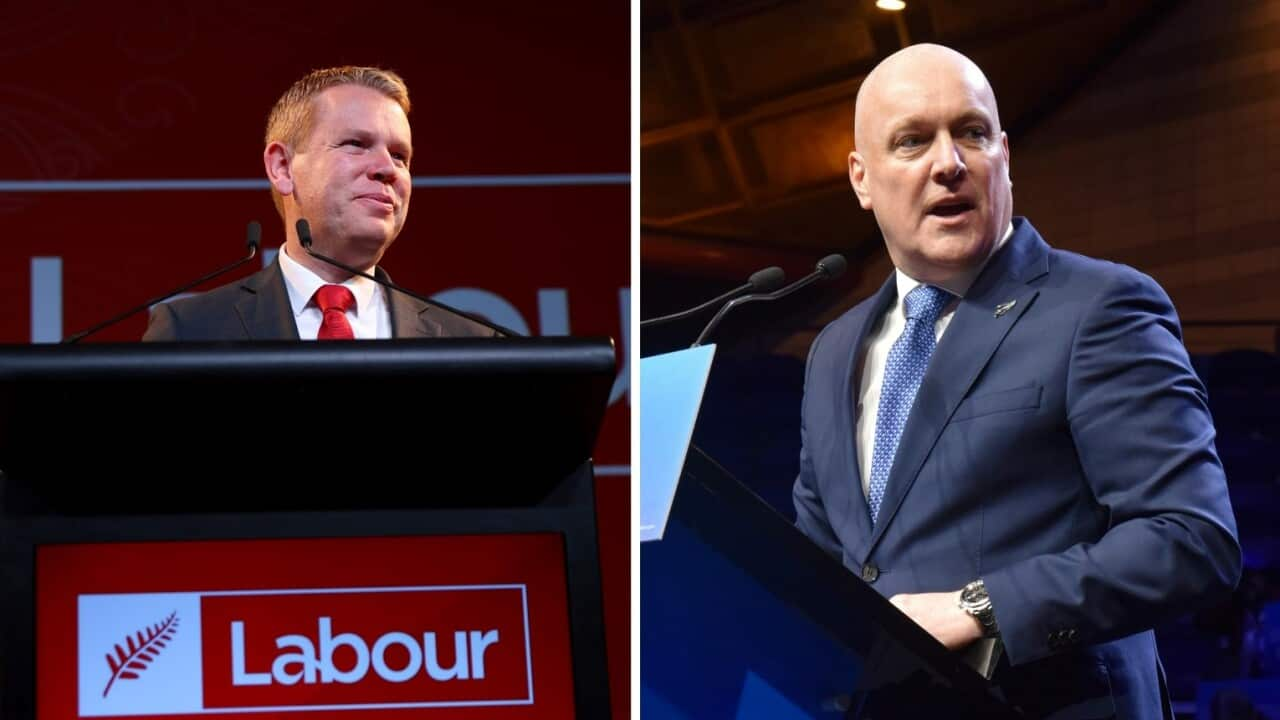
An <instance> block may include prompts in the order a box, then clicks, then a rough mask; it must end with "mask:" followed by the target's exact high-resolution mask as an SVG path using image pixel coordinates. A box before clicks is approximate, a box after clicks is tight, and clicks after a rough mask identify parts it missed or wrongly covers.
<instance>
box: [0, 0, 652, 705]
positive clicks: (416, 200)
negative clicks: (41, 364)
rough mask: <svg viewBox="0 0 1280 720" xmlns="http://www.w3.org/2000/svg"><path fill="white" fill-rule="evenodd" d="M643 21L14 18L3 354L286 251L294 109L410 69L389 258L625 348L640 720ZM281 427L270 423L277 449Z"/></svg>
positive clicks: (0, 100) (620, 606)
mask: <svg viewBox="0 0 1280 720" xmlns="http://www.w3.org/2000/svg"><path fill="white" fill-rule="evenodd" d="M628 12H629V9H628V3H627V2H625V1H619V0H605V1H603V2H602V1H599V0H572V1H568V2H556V3H517V2H497V3H465V2H456V3H420V2H393V3H376V4H355V5H352V4H351V3H341V2H336V1H334V0H308V1H307V2H301V1H297V0H291V1H289V2H270V3H256V2H255V3H250V2H217V3H213V2H197V1H191V0H182V1H173V0H152V1H148V0H139V1H136V2H94V3H79V2H72V1H70V0H52V1H51V2H45V3H25V4H16V5H15V4H8V5H6V6H5V7H4V8H3V9H0V62H3V64H4V66H5V67H6V68H8V72H6V73H4V78H3V79H0V303H3V307H4V308H5V311H4V312H2V313H0V342H6V343H26V342H32V341H34V342H49V341H56V340H58V339H59V338H61V337H63V336H65V335H69V334H71V333H73V332H75V331H77V330H80V329H83V328H86V327H88V326H90V325H93V324H94V323H96V322H98V321H100V320H103V319H105V318H107V317H109V316H111V315H113V314H115V313H117V312H119V311H122V310H123V309H125V308H127V307H129V306H131V305H134V304H136V303H141V302H143V301H145V300H147V299H148V298H150V297H152V296H155V295H158V294H160V293H162V292H164V291H166V290H168V289H170V288H173V287H176V286H178V285H180V284H181V283H183V282H186V281H188V280H192V279H195V278H196V277H198V276H200V275H201V274H203V273H205V272H207V271H210V270H212V269H214V268H216V267H218V266H220V265H222V264H225V263H228V262H230V261H231V260H234V259H235V258H236V257H238V256H239V255H240V254H241V253H242V251H243V243H244V233H245V225H246V223H248V222H249V221H251V220H257V221H260V222H261V223H262V226H263V245H264V249H266V250H267V252H266V253H264V257H263V261H264V262H265V261H267V260H269V258H270V257H271V256H272V252H273V250H274V248H277V247H278V246H279V245H280V243H281V241H282V239H283V227H282V223H281V221H280V220H279V218H278V216H277V215H276V213H275V209H274V207H273V206H272V204H271V200H270V196H269V194H268V191H267V185H266V182H265V180H264V179H263V170H262V133H263V126H264V123H265V121H266V116H267V112H268V111H269V110H270V107H271V105H272V103H273V102H274V101H275V99H276V97H277V96H278V95H279V94H280V93H281V92H282V91H283V90H284V89H285V88H286V87H287V86H288V85H289V84H290V83H291V82H292V81H293V80H294V79H296V78H297V77H299V76H301V75H302V74H304V73H305V72H307V71H308V70H311V69H313V68H316V67H323V66H330V65H338V64H371V65H380V66H382V67H386V68H390V69H394V70H396V71H397V72H399V73H401V74H402V75H403V76H404V77H405V79H406V80H407V82H408V84H409V88H410V93H411V98H412V101H413V112H412V114H411V116H410V121H411V124H412V126H413V134H414V138H413V139H414V151H415V152H414V163H413V174H414V177H415V183H414V185H415V187H414V191H413V201H412V205H411V209H410V213H409V219H408V222H407V223H406V225H405V229H404V232H403V233H402V234H401V236H400V238H399V239H398V240H397V242H396V243H395V245H394V246H393V247H392V248H391V249H390V251H388V253H387V254H386V256H385V257H384V259H383V267H385V268H386V269H387V270H388V272H390V273H391V275H392V277H393V278H394V279H395V280H396V282H397V283H399V284H401V285H404V286H406V287H408V288H411V289H414V290H416V291H418V292H421V293H425V294H430V295H434V296H436V297H437V298H439V299H441V300H443V301H445V302H448V303H450V304H455V305H457V306H459V307H462V308H463V309H469V310H474V311H478V312H481V313H484V314H485V315H487V316H489V317H490V318H491V319H493V320H495V321H497V322H499V323H501V324H504V325H507V326H508V327H514V328H516V329H518V330H521V331H527V332H528V333H529V334H531V335H565V334H573V335H608V336H611V337H612V338H614V340H615V343H616V346H617V353H618V361H619V367H620V373H619V379H618V381H617V382H616V383H615V385H614V392H613V394H612V399H611V405H610V408H609V412H608V415H607V419H606V423H605V427H604V430H603V433H602V436H601V439H600V443H599V447H598V450H597V453H596V456H595V457H596V462H597V465H598V469H599V470H600V471H601V475H602V477H601V478H600V480H599V482H598V484H597V488H598V495H599V498H598V503H599V507H600V525H601V553H602V557H603V560H602V562H603V565H604V568H603V572H604V583H605V588H604V591H605V613H606V621H607V624H608V627H607V639H608V643H609V654H610V673H611V678H612V688H611V690H612V697H613V704H614V707H615V709H616V710H617V713H616V715H617V717H624V716H625V708H627V707H628V704H629V703H628V697H627V687H628V685H627V678H628V667H627V663H628V659H629V656H630V652H629V647H628V642H629V619H628V608H629V599H628V596H629V587H628V584H629V578H630V575H629V572H630V571H629V567H630V560H629V547H628V538H629V510H628V501H629V491H628V485H629V471H630V459H629V455H628V453H629V435H630V428H629V409H630V396H629V388H628V386H627V382H626V378H627V372H628V368H627V363H626V359H627V357H628V355H629V352H628V349H629V344H630V338H629V336H628V333H627V322H626V319H627V318H628V316H629V303H630V288H629V287H628V283H629V277H630V273H629V267H628V261H629V185H628V182H629V178H628V174H627V173H628V166H629V150H628V139H629V134H630V127H629V119H630V114H629V106H628V100H629V97H630V90H629V83H630V78H629V70H630V63H629V57H630V49H629V39H628V31H629V16H628ZM258 267H260V265H258V264H257V263H255V264H254V267H252V268H248V269H246V271H245V272H243V273H239V274H240V275H244V274H248V272H251V271H252V270H255V269H257V268H258ZM233 279H235V276H227V277H223V278H221V279H220V280H219V281H218V282H219V283H220V282H227V281H230V280H233ZM215 284H216V283H215ZM211 286H212V285H211ZM211 286H210V287H211ZM204 289H207V288H204ZM145 325H146V318H145V313H144V314H142V315H139V316H138V317H135V318H133V319H131V320H129V321H127V322H123V323H120V324H119V325H117V326H114V327H112V328H111V329H109V330H107V331H104V332H102V333H101V334H99V335H96V336H94V338H93V339H92V341H131V340H136V339H138V338H139V337H140V336H141V334H142V332H143V329H144V328H145ZM386 401H387V402H394V399H393V398H388V399H386ZM416 410H417V411H421V409H416ZM192 411H193V412H198V411H199V408H192ZM160 420H161V421H163V419H160ZM281 420H282V419H281V418H278V417H264V418H262V422H261V423H260V425H259V427H261V428H262V434H261V436H260V441H261V447H262V449H263V450H264V451H270V450H272V449H273V448H274V447H275V446H276V444H277V442H276V436H275V435H274V433H273V432H272V431H271V430H270V428H273V427H279V426H280V423H281ZM140 440H141V438H140Z"/></svg>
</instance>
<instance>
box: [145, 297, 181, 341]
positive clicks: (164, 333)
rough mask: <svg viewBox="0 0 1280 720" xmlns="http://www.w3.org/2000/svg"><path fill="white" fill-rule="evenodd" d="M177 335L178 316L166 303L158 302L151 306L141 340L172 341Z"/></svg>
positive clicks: (176, 338) (178, 338)
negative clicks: (149, 316) (149, 315)
mask: <svg viewBox="0 0 1280 720" xmlns="http://www.w3.org/2000/svg"><path fill="white" fill-rule="evenodd" d="M180 339H181V338H180V337H178V316H177V315H175V314H174V312H173V308H171V307H169V304H168V303H160V304H158V305H156V306H155V307H153V308H151V318H150V319H149V320H148V321H147V330H146V332H144V333H142V341H143V342H174V341H177V340H180Z"/></svg>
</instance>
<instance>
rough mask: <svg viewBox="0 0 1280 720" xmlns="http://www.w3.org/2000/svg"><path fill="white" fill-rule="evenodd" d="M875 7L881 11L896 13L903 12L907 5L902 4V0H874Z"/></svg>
mask: <svg viewBox="0 0 1280 720" xmlns="http://www.w3.org/2000/svg"><path fill="white" fill-rule="evenodd" d="M876 7H878V8H880V9H881V10H893V11H894V12H897V11H899V10H905V9H906V7H907V4H906V3H905V2H903V0H876Z"/></svg>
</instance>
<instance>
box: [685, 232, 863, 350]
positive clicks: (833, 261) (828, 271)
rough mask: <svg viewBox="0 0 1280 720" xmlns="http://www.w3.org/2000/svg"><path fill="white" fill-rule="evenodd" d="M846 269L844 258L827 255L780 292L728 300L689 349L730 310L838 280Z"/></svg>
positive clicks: (697, 343)
mask: <svg viewBox="0 0 1280 720" xmlns="http://www.w3.org/2000/svg"><path fill="white" fill-rule="evenodd" d="M848 267H849V263H847V262H845V259H844V256H842V255H828V256H826V257H824V258H822V259H821V260H819V261H818V264H817V266H815V267H814V269H813V272H811V273H809V274H808V275H805V276H804V277H802V278H800V279H799V280H797V281H795V282H793V283H791V284H790V285H788V286H786V287H784V288H782V289H781V290H775V291H773V292H771V293H755V294H752V295H744V296H743V297H740V298H734V299H733V300H730V301H729V302H727V303H725V304H724V307H722V308H720V312H718V313H716V314H715V317H713V318H711V322H709V323H707V326H706V327H705V328H703V329H702V333H701V334H699V335H698V339H697V340H694V341H693V344H692V345H690V346H689V347H698V346H699V345H701V344H702V342H703V341H704V340H706V339H707V337H708V336H710V335H711V331H712V330H714V329H715V327H716V326H717V325H719V324H720V321H721V320H723V319H724V316H725V315H727V314H729V311H730V310H733V309H734V308H736V307H738V306H739V305H745V304H746V303H749V302H756V301H757V300H777V299H778V298H781V297H786V296H787V295H790V294H791V293H793V292H795V291H797V290H799V289H800V288H803V287H806V286H808V285H812V284H813V283H815V282H817V281H819V280H826V279H827V278H838V277H840V276H841V275H843V274H844V271H845V270H846V269H848Z"/></svg>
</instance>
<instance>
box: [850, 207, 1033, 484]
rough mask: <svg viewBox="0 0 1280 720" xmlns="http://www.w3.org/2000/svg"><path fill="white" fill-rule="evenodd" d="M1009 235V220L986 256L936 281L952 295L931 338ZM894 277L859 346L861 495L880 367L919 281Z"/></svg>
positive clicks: (856, 401)
mask: <svg viewBox="0 0 1280 720" xmlns="http://www.w3.org/2000/svg"><path fill="white" fill-rule="evenodd" d="M1012 235H1013V223H1012V222H1010V223H1009V227H1008V229H1007V230H1005V233H1004V237H1002V238H1000V241H999V242H997V243H995V245H994V246H992V248H991V253H990V254H988V255H987V258H986V260H983V261H982V263H981V264H980V265H978V266H977V267H976V268H974V269H972V270H970V271H967V272H964V273H960V274H959V275H957V276H955V277H953V278H951V279H950V280H948V281H947V282H945V283H939V284H938V287H941V288H943V289H944V290H946V291H947V292H950V293H951V294H952V295H955V296H956V299H955V300H952V301H951V302H950V303H948V304H947V306H946V307H945V308H943V309H942V315H940V316H939V317H938V322H937V324H936V325H934V333H935V334H934V338H935V339H937V340H941V339H942V333H944V332H946V330H947V326H948V325H950V324H951V318H952V316H953V315H955V313H956V308H957V307H958V306H959V305H960V298H962V297H964V294H965V293H967V292H968V291H969V286H971V285H973V281H974V280H976V279H977V277H978V275H979V273H981V272H982V269H983V268H984V267H986V266H987V262H988V261H989V260H991V257H992V256H993V255H995V254H996V251H997V250H999V249H1000V248H1002V247H1004V244H1005V243H1006V242H1008V241H1009V238H1010V237H1011V236H1012ZM894 280H895V282H896V284H897V286H898V297H897V298H896V299H894V301H893V304H892V305H890V306H889V309H888V311H887V312H885V314H884V315H883V316H882V317H881V318H880V320H879V321H878V322H877V323H876V325H875V327H873V328H872V329H871V331H870V332H868V333H867V340H866V342H865V343H864V344H863V346H862V359H861V361H860V362H859V365H860V368H861V369H860V372H859V377H860V380H859V383H858V384H859V387H858V389H857V391H856V394H855V396H854V398H853V412H854V423H855V425H856V431H855V435H856V441H857V443H858V472H859V473H861V474H862V493H863V495H864V496H865V495H866V494H867V492H868V490H869V488H870V486H871V455H872V453H873V452H875V446H876V417H877V415H879V412H880V386H881V384H882V383H883V382H884V366H885V362H886V361H888V359H889V349H890V348H892V347H893V344H894V343H895V342H897V340H898V337H899V336H900V335H902V331H903V330H904V329H905V328H906V326H907V315H906V311H905V309H904V308H903V302H902V298H904V297H906V296H907V293H909V292H911V291H912V290H915V289H916V287H917V286H919V285H921V284H922V283H920V281H918V280H915V279H913V278H912V277H910V276H909V275H907V274H906V273H904V272H902V271H901V270H894Z"/></svg>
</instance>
